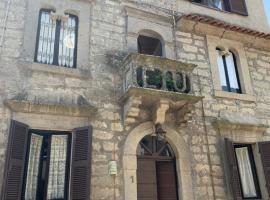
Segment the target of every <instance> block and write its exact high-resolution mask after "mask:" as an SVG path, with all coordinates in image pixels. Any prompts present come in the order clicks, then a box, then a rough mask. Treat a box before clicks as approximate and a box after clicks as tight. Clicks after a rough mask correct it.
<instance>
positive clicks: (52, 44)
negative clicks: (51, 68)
mask: <svg viewBox="0 0 270 200" xmlns="http://www.w3.org/2000/svg"><path fill="white" fill-rule="evenodd" d="M77 34H78V18H77V16H74V15H71V14H67V15H65V16H63V17H60V16H56V15H55V14H54V12H53V11H51V10H41V11H40V15H39V24H38V33H37V45H36V54H35V61H36V62H39V63H44V64H50V65H59V66H63V67H69V68H75V67H76V56H77Z"/></svg>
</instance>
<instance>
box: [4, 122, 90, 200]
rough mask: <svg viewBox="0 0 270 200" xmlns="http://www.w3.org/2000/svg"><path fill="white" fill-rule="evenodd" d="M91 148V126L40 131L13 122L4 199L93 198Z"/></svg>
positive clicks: (51, 199) (6, 167) (52, 199)
mask: <svg viewBox="0 0 270 200" xmlns="http://www.w3.org/2000/svg"><path fill="white" fill-rule="evenodd" d="M71 138H72V145H71ZM91 146H92V128H91V127H81V128H76V129H73V131H72V133H70V132H55V131H40V130H29V127H28V125H26V124H23V123H21V122H17V121H14V120H11V125H10V133H9V141H8V149H7V155H6V164H5V173H4V178H3V180H4V181H3V190H2V191H3V193H2V196H3V199H24V200H45V199H46V200H67V199H89V197H90V181H91V156H92V153H91V150H92V147H91ZM71 151H72V153H70V152H71Z"/></svg>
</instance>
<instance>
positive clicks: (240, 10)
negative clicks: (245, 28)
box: [227, 0, 248, 16]
mask: <svg viewBox="0 0 270 200" xmlns="http://www.w3.org/2000/svg"><path fill="white" fill-rule="evenodd" d="M227 1H228V6H229V9H230V11H231V12H234V13H237V14H241V15H246V16H247V15H248V12H247V6H246V1H245V0H227Z"/></svg>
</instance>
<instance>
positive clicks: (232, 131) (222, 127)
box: [213, 121, 269, 199]
mask: <svg viewBox="0 0 270 200" xmlns="http://www.w3.org/2000/svg"><path fill="white" fill-rule="evenodd" d="M213 125H214V127H215V128H216V130H217V131H218V133H219V135H220V139H219V144H220V147H221V149H222V151H221V155H220V156H221V158H222V160H223V170H224V172H223V174H224V177H225V182H226V189H227V190H228V191H229V192H228V195H229V197H230V198H232V199H233V194H232V191H231V186H230V183H229V179H228V177H230V171H229V169H228V166H227V163H228V161H227V156H226V152H225V151H224V150H225V138H228V139H230V140H231V141H232V142H233V143H238V144H250V145H252V150H253V156H254V161H255V165H256V169H257V175H258V179H259V186H260V191H261V195H262V196H261V197H262V198H261V199H268V191H267V189H266V187H265V185H266V181H265V177H264V170H263V166H262V161H261V155H260V153H259V146H258V142H263V141H269V139H268V138H267V137H265V131H266V127H264V126H262V125H256V124H244V123H243V124H241V123H236V124H234V123H231V122H228V121H226V122H225V123H224V122H222V121H221V122H215V123H214V124H213Z"/></svg>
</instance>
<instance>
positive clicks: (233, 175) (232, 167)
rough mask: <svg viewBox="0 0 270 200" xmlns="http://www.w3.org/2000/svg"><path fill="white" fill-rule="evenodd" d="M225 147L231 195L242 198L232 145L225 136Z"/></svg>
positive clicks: (237, 198)
mask: <svg viewBox="0 0 270 200" xmlns="http://www.w3.org/2000/svg"><path fill="white" fill-rule="evenodd" d="M225 148H226V154H227V160H228V162H229V163H228V164H229V171H230V183H231V184H230V185H231V189H232V192H233V196H234V199H235V200H242V199H243V198H242V192H241V183H240V176H239V171H238V167H237V160H236V155H235V151H234V146H233V143H232V141H230V140H229V139H227V138H225Z"/></svg>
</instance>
